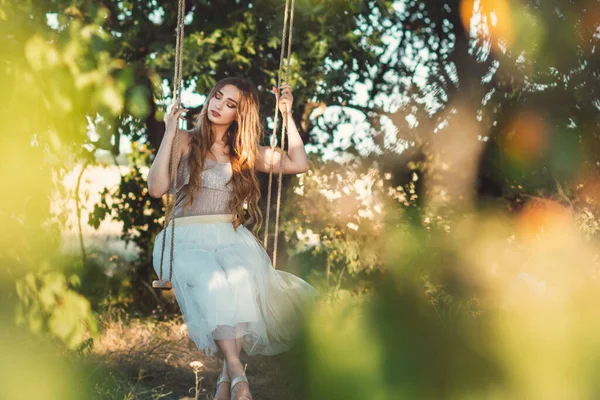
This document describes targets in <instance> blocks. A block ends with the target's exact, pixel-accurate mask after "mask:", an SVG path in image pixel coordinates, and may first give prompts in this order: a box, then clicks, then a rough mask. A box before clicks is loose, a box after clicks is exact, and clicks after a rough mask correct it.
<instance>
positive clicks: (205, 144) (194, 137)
mask: <svg viewBox="0 0 600 400" xmlns="http://www.w3.org/2000/svg"><path fill="white" fill-rule="evenodd" d="M226 85H233V86H235V87H236V88H237V89H238V90H239V91H240V93H241V98H240V101H239V102H238V107H237V120H236V121H233V122H232V124H231V125H230V126H229V128H227V134H226V142H227V144H228V145H229V149H230V152H229V155H230V161H231V167H232V170H233V176H232V178H231V182H232V184H233V197H232V199H231V202H230V204H229V206H230V209H231V210H232V211H233V213H234V214H235V215H236V216H235V220H234V221H233V226H234V228H235V229H237V228H238V227H239V226H240V224H242V223H246V224H251V223H254V226H253V228H252V232H253V233H255V234H256V232H258V230H259V229H260V227H261V225H262V212H261V211H260V208H259V207H258V200H259V199H260V185H259V183H258V179H256V172H255V169H254V165H255V162H256V152H257V146H258V143H259V140H260V139H261V138H262V135H263V126H262V123H261V120H260V111H259V99H258V91H257V90H256V87H255V86H254V84H253V83H252V82H251V81H249V80H246V79H242V78H234V77H230V78H225V79H222V80H220V81H219V82H217V83H216V84H215V86H214V87H213V88H212V90H211V91H210V93H209V95H208V97H207V98H206V102H205V103H204V106H203V107H202V111H201V112H200V115H199V116H198V119H197V120H196V122H195V127H194V128H193V129H192V130H191V132H190V134H191V135H190V136H191V138H190V139H191V140H190V157H189V159H188V166H189V170H190V183H189V185H188V186H187V188H186V189H185V190H186V191H185V194H186V195H187V198H188V201H187V204H186V207H189V206H190V205H191V204H192V202H193V201H194V197H195V195H196V194H197V193H198V192H199V190H201V187H202V174H201V171H202V166H203V165H204V161H205V160H206V154H207V153H208V152H209V150H210V148H211V147H212V145H213V144H214V142H215V140H216V137H215V132H214V130H213V129H212V124H211V122H210V120H209V119H208V114H207V113H208V103H209V101H210V99H212V98H213V97H214V96H215V94H216V93H217V91H219V90H221V89H222V88H223V87H224V86H226ZM244 203H246V204H247V209H248V218H247V219H246V220H245V221H244V214H245V212H244Z"/></svg>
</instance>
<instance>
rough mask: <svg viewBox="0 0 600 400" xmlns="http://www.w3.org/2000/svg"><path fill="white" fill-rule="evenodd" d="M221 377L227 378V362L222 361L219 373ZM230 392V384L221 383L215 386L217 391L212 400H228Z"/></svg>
mask: <svg viewBox="0 0 600 400" xmlns="http://www.w3.org/2000/svg"><path fill="white" fill-rule="evenodd" d="M221 374H222V375H223V376H227V377H228V376H229V373H228V372H227V360H225V359H223V370H222V371H221ZM230 392H231V382H221V384H220V385H218V386H217V390H216V393H215V397H214V400H229V399H230V398H231V397H230Z"/></svg>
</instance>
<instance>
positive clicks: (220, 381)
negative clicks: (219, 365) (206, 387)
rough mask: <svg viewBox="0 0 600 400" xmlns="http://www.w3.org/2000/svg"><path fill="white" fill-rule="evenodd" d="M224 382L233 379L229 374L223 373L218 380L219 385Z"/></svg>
mask: <svg viewBox="0 0 600 400" xmlns="http://www.w3.org/2000/svg"><path fill="white" fill-rule="evenodd" d="M223 382H231V379H230V378H229V377H228V376H225V375H223V374H221V375H220V376H219V379H218V380H217V386H219V385H220V384H221V383H223Z"/></svg>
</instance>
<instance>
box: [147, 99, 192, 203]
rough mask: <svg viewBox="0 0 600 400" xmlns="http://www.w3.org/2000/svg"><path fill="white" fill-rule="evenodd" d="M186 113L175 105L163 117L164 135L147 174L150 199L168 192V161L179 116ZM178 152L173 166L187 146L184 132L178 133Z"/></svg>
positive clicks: (169, 180)
mask: <svg viewBox="0 0 600 400" xmlns="http://www.w3.org/2000/svg"><path fill="white" fill-rule="evenodd" d="M185 111H187V110H186V109H184V108H178V107H176V106H175V105H174V106H173V107H172V108H171V111H170V112H169V114H167V116H166V117H165V126H166V127H165V135H164V136H163V139H162V141H161V143H160V147H159V148H158V152H157V153H156V156H155V157H154V161H153V162H152V166H151V167H150V171H149V172H148V193H149V194H150V196H152V197H156V198H160V197H161V196H162V195H164V194H165V193H167V192H168V191H169V188H170V185H171V174H170V172H169V160H170V158H171V152H172V149H173V146H174V141H175V134H176V133H177V132H178V130H177V129H176V128H177V123H178V121H179V118H180V117H181V114H182V113H183V112H185ZM179 134H180V136H179V149H178V150H179V151H178V154H176V155H175V157H176V159H175V163H174V165H176V166H178V165H179V161H180V160H181V157H182V156H183V154H185V151H186V148H187V146H188V143H187V141H188V136H189V135H188V134H187V132H185V131H179Z"/></svg>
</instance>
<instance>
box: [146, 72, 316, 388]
mask: <svg viewBox="0 0 600 400" xmlns="http://www.w3.org/2000/svg"><path fill="white" fill-rule="evenodd" d="M273 91H274V93H275V96H276V99H278V100H279V111H280V112H281V114H282V115H283V118H284V120H285V122H286V123H287V132H288V133H287V134H288V143H289V149H288V154H287V155H283V156H282V155H281V153H279V152H275V153H274V154H272V151H271V148H270V147H263V146H260V145H259V144H258V143H259V138H260V137H261V135H262V124H261V120H260V116H259V99H258V92H257V90H256V88H255V86H254V85H253V84H252V83H251V82H249V81H247V80H244V79H239V78H227V79H223V80H221V81H219V82H218V83H217V84H216V85H215V87H214V88H213V89H212V90H211V92H210V93H209V95H208V98H207V101H206V102H205V104H204V107H203V108H202V111H201V113H200V116H199V117H198V119H197V121H196V124H195V127H194V128H193V129H191V130H189V131H179V152H178V154H176V158H177V159H176V160H175V164H174V165H177V166H178V169H177V174H178V175H177V188H176V195H175V201H174V206H173V213H174V214H173V217H174V218H176V219H177V221H176V223H175V231H176V232H175V250H174V254H175V257H174V263H173V277H172V280H171V281H172V284H173V290H174V292H175V296H176V299H177V302H178V303H179V306H180V308H181V311H182V314H183V317H184V320H185V322H186V324H187V329H188V333H189V335H190V338H191V339H192V340H193V341H194V343H195V344H196V346H197V347H198V349H199V350H201V351H204V352H205V353H207V354H214V353H215V352H216V351H219V350H220V352H221V353H222V355H223V357H224V363H223V373H222V374H221V376H220V377H219V380H218V381H217V389H216V394H215V399H216V400H223V399H229V398H231V399H232V400H247V399H251V397H250V391H249V386H248V381H247V379H246V377H245V375H244V369H243V366H242V363H241V361H240V357H239V355H240V352H241V350H242V349H243V350H244V351H245V352H246V353H247V354H249V355H253V354H263V355H272V354H277V353H280V352H282V351H285V350H287V349H288V348H289V347H290V346H291V345H292V342H293V339H294V331H295V329H294V328H295V326H297V324H298V322H299V321H300V319H301V317H302V308H303V303H304V301H305V300H308V299H311V298H313V297H314V296H316V290H315V289H314V288H313V287H312V286H311V285H310V284H308V283H306V282H305V281H303V280H302V279H300V278H298V277H296V276H294V275H292V274H289V273H286V272H282V271H278V270H275V269H274V268H273V267H272V265H271V261H270V259H269V257H268V255H267V253H266V252H265V250H264V248H263V247H262V245H261V243H260V242H259V241H258V240H257V238H256V237H255V236H254V235H253V234H252V233H251V232H250V231H248V230H247V229H246V228H245V227H244V225H243V224H242V223H243V222H254V223H255V227H254V230H255V231H258V229H259V228H260V225H261V223H262V215H261V212H260V209H259V208H258V200H259V197H260V189H259V185H258V181H257V179H256V173H255V172H256V171H262V172H269V167H270V162H271V159H272V160H273V161H272V162H273V171H279V167H280V164H281V163H282V162H283V173H285V174H299V173H303V172H306V170H307V169H308V160H307V157H306V152H305V150H304V145H303V143H302V139H301V138H300V135H299V134H298V130H297V129H296V125H295V124H294V120H293V119H292V117H291V110H292V102H293V97H292V91H291V88H290V87H289V86H288V85H285V86H282V87H281V88H279V89H275V88H274V90H273ZM185 111H186V110H185V109H181V108H177V107H175V106H174V107H172V109H171V111H170V112H169V113H168V114H167V116H166V117H165V122H166V132H165V136H164V138H163V140H162V143H161V145H160V148H159V150H158V153H157V154H156V158H155V159H154V162H153V163H152V167H151V168H150V172H149V174H148V190H149V193H150V195H151V196H153V197H161V196H162V195H163V194H165V193H167V192H168V191H169V189H170V188H171V185H172V182H171V178H170V174H169V158H170V155H171V150H172V146H173V145H174V139H175V135H176V132H177V130H176V125H177V122H178V120H179V118H180V116H181V114H182V113H183V112H185ZM282 158H284V159H282ZM245 209H246V210H245ZM246 213H247V214H248V218H247V219H246V220H245V221H244V215H245V214H246ZM164 234H165V232H164V229H163V230H162V231H161V232H160V233H159V234H158V236H157V237H156V239H155V242H154V251H153V264H154V269H155V271H156V272H157V274H158V271H159V265H160V257H161V248H162V240H163V237H162V236H163V235H164ZM166 235H167V238H166V243H167V245H165V252H164V259H163V266H164V265H166V266H167V268H166V270H167V271H168V266H169V263H170V258H169V257H170V255H169V251H170V243H171V227H169V228H168V229H167V232H166Z"/></svg>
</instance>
